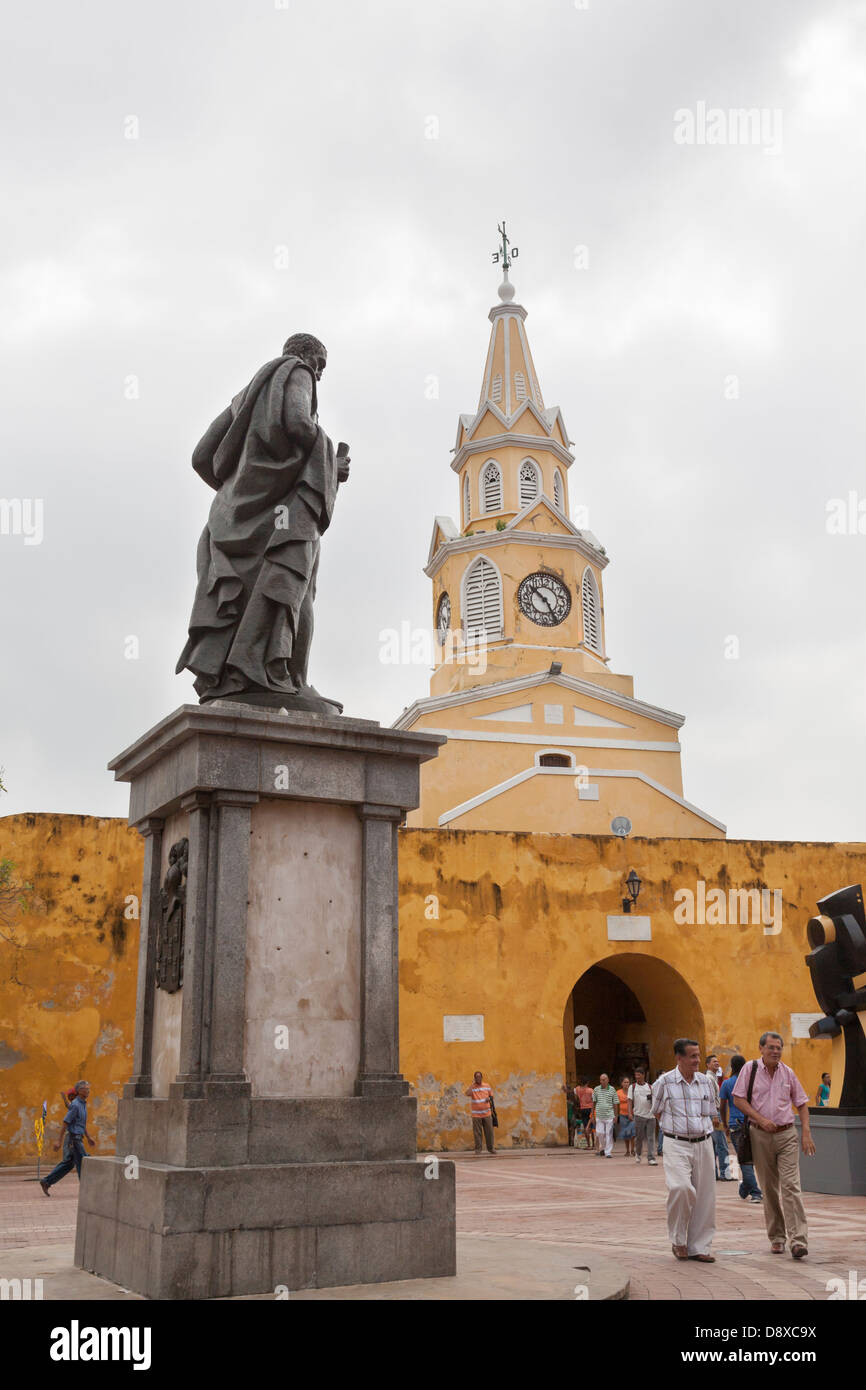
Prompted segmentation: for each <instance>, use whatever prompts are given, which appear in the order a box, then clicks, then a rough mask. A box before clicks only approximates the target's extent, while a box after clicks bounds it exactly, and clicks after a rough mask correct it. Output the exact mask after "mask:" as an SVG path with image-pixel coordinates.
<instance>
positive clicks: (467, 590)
mask: <svg viewBox="0 0 866 1390" xmlns="http://www.w3.org/2000/svg"><path fill="white" fill-rule="evenodd" d="M463 620H464V630H465V634H466V640H467V642H470V641H475V642H477V641H478V639H479V638H480V637H487V638H488V639H492V638H495V637H501V636H502V580H501V579H500V577H499V571H498V570H497V569H496V566H495V565H492V564H491V563H490V561H489V560H488V559H486V558H485V556H483V555H479V557H478V559H477V560H476V561H475V563H474V564H473V565H471V566H470V568H469V569H468V570H467V573H466V579H465V582H464V587H463Z"/></svg>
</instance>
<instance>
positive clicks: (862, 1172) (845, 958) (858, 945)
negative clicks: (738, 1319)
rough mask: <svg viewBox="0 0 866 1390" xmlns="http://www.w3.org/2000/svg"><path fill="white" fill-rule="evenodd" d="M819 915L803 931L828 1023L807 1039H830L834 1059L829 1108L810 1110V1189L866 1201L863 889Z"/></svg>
mask: <svg viewBox="0 0 866 1390" xmlns="http://www.w3.org/2000/svg"><path fill="white" fill-rule="evenodd" d="M818 914H819V915H818V916H817V917H812V918H811V919H810V921H809V923H808V926H807V927H806V936H807V940H808V942H809V945H810V947H811V948H812V949H811V950H810V952H809V954H808V955H807V956H806V964H807V965H808V967H809V972H810V974H811V976H812V987H813V989H814V991H815V997H816V999H817V1000H818V1003H819V1004H820V1006H821V1008H822V1009H823V1010H824V1017H823V1018H819V1019H817V1020H816V1022H815V1023H813V1024H812V1025H811V1027H810V1028H809V1036H810V1037H812V1038H831V1039H832V1040H833V1057H832V1065H831V1069H830V1083H831V1084H830V1104H829V1105H828V1106H821V1107H817V1106H816V1107H815V1108H813V1109H811V1120H812V1128H813V1134H814V1137H815V1143H816V1146H817V1150H818V1153H817V1161H816V1162H815V1163H814V1164H809V1165H808V1173H809V1181H808V1190H811V1191H813V1192H837V1193H843V1194H845V1195H849V1196H855V1195H866V913H864V908H863V890H862V888H861V886H860V885H859V884H852V885H850V886H849V887H848V888H840V889H838V890H837V891H836V892H835V893H830V894H829V895H828V896H827V897H825V898H821V899H820V900H819V902H818ZM816 1131H817V1132H816ZM804 1176H805V1175H804ZM804 1185H805V1183H804Z"/></svg>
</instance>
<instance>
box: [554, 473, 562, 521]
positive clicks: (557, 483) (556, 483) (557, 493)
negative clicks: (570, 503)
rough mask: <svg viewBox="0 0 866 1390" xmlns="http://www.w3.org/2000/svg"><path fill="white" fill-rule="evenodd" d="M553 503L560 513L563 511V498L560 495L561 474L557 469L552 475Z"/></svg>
mask: <svg viewBox="0 0 866 1390" xmlns="http://www.w3.org/2000/svg"><path fill="white" fill-rule="evenodd" d="M553 501H554V503H555V505H556V506H557V507H558V508H559V510H560V511H563V510H564V508H563V502H564V501H565V498H564V497H563V495H562V474H561V473H560V471H559V469H558V468H557V469H556V472H555V473H554V475H553Z"/></svg>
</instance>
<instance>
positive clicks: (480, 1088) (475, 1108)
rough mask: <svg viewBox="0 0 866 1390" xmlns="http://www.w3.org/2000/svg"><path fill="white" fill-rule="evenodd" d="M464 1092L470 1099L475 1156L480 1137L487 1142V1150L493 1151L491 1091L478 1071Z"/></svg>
mask: <svg viewBox="0 0 866 1390" xmlns="http://www.w3.org/2000/svg"><path fill="white" fill-rule="evenodd" d="M464 1094H465V1095H466V1096H467V1097H468V1099H469V1100H470V1102H471V1104H470V1110H471V1112H472V1136H473V1138H474V1140H475V1156H476V1158H477V1157H478V1156H479V1154H480V1153H481V1152H482V1148H481V1139H482V1136H483V1137H484V1141H485V1143H486V1144H487V1152H488V1153H489V1154H492V1153H495V1152H496V1150H495V1149H494V1147H493V1115H492V1114H491V1110H490V1106H491V1103H492V1101H493V1092H492V1090H491V1089H490V1087H489V1086H488V1085H487V1083H486V1081H485V1080H484V1077H483V1076H482V1075H481V1072H480V1071H477V1072H476V1073H475V1078H474V1080H473V1082H472V1085H471V1086H470V1087H469V1089H468V1090H467V1091H465V1092H464Z"/></svg>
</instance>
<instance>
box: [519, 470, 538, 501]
mask: <svg viewBox="0 0 866 1390" xmlns="http://www.w3.org/2000/svg"><path fill="white" fill-rule="evenodd" d="M519 479H520V505H521V507H525V506H526V505H527V503H528V502H534V501H535V498H536V497H537V496H538V494H539V492H540V491H541V479H540V477H539V475H538V469H537V467H536V466H535V464H534V463H533V461H532V459H524V460H523V462H522V464H521V465H520V474H519Z"/></svg>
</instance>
